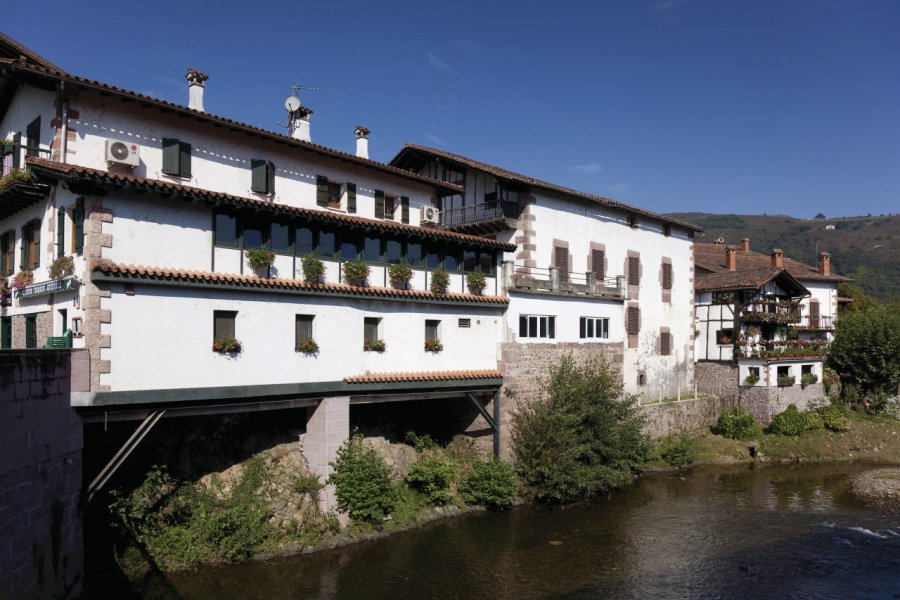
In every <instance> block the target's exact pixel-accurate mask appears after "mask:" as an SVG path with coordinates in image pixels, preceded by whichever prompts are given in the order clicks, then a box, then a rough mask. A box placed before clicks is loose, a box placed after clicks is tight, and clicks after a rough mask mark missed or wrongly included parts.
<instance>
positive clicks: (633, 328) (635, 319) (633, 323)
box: [627, 306, 641, 335]
mask: <svg viewBox="0 0 900 600" xmlns="http://www.w3.org/2000/svg"><path fill="white" fill-rule="evenodd" d="M627 315H628V325H627V330H628V331H627V333H628V335H638V334H639V333H640V332H641V309H640V308H638V307H637V306H629V307H628V313H627Z"/></svg>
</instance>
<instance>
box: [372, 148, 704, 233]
mask: <svg viewBox="0 0 900 600" xmlns="http://www.w3.org/2000/svg"><path fill="white" fill-rule="evenodd" d="M410 151H418V152H424V153H428V154H431V155H434V156H438V157H441V158H446V159H448V160H452V161H454V162H456V163H459V164H461V165H466V166H468V167H471V168H473V169H479V170H481V171H485V172H487V173H490V174H491V175H493V176H495V177H497V178H500V179H506V180H509V181H515V182H518V183H523V184H525V185H529V186H533V187H537V188H542V189H545V190H550V191H553V192H559V193H561V194H566V195H568V196H575V197H576V198H580V199H582V200H588V201H590V202H594V203H597V204H601V205H603V206H607V207H610V208H616V209H621V210H623V211H625V212H629V213H634V214H637V215H643V216H645V217H649V218H651V219H654V220H656V221H661V222H663V223H670V224H672V225H677V226H679V227H683V228H685V229H687V230H689V231H703V228H702V227H698V226H697V225H694V224H693V223H688V222H686V221H680V220H678V219H673V218H672V217H669V216H666V215H663V214H659V213H655V212H653V211H649V210H645V209H643V208H639V207H637V206H632V205H631V204H626V203H624V202H620V201H618V200H613V199H612V198H605V197H603V196H595V195H594V194H588V193H586V192H580V191H578V190H573V189H571V188H567V187H563V186H561V185H556V184H555V183H548V182H546V181H541V180H540V179H535V178H534V177H529V176H527V175H522V174H521V173H516V172H514V171H509V170H507V169H504V168H501V167H497V166H494V165H489V164H487V163H483V162H480V161H477V160H473V159H471V158H467V157H465V156H461V155H459V154H453V153H452V152H447V151H446V150H438V149H436V148H429V147H428V146H420V145H418V144H406V145H405V146H404V147H403V149H402V150H400V152H398V153H397V155H396V156H394V158H393V159H391V162H390V164H392V165H396V164H398V163H400V162H402V158H403V156H404V154H406V153H409V152H410Z"/></svg>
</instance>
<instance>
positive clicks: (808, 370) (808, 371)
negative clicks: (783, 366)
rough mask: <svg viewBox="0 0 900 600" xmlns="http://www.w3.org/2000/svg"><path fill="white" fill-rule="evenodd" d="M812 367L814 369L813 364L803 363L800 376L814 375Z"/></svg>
mask: <svg viewBox="0 0 900 600" xmlns="http://www.w3.org/2000/svg"><path fill="white" fill-rule="evenodd" d="M812 369H813V366H812V365H801V366H800V376H801V377H802V376H803V375H812V372H813V370H812Z"/></svg>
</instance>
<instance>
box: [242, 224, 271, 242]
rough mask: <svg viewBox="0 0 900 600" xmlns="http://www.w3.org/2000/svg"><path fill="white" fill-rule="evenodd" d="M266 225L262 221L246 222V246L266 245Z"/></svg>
mask: <svg viewBox="0 0 900 600" xmlns="http://www.w3.org/2000/svg"><path fill="white" fill-rule="evenodd" d="M265 230H266V227H265V225H264V224H263V223H262V222H260V221H250V220H247V221H245V222H244V248H262V247H263V246H265V245H266V234H265Z"/></svg>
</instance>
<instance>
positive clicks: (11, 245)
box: [0, 229, 16, 277]
mask: <svg viewBox="0 0 900 600" xmlns="http://www.w3.org/2000/svg"><path fill="white" fill-rule="evenodd" d="M15 251H16V232H15V231H13V230H12V229H10V230H9V231H7V232H6V233H4V234H3V235H0V277H7V276H9V275H12V274H13V269H14V267H13V255H14V254H15Z"/></svg>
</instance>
